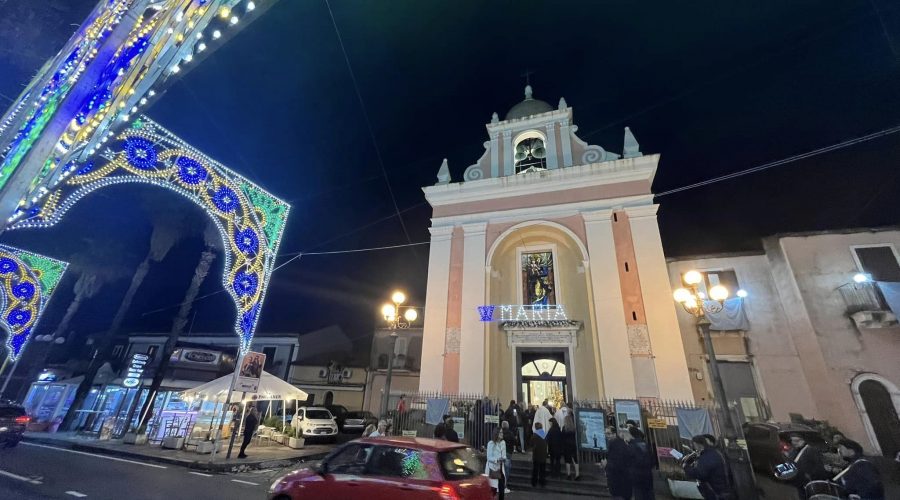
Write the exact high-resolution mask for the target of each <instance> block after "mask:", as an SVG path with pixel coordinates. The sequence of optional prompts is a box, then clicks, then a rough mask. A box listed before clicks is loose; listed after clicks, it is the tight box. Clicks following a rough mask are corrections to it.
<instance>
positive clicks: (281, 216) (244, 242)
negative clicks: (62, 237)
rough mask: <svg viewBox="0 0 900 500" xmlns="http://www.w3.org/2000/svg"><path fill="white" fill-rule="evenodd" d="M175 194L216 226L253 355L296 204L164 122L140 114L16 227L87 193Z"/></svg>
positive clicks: (49, 219) (70, 171)
mask: <svg viewBox="0 0 900 500" xmlns="http://www.w3.org/2000/svg"><path fill="white" fill-rule="evenodd" d="M130 182H140V183H148V184H153V185H156V186H160V187H164V188H167V189H171V190H173V191H175V192H177V193H179V194H181V195H183V196H185V197H187V198H188V199H190V200H191V201H193V202H194V203H196V204H197V205H199V206H200V207H202V208H203V209H204V210H205V211H206V213H207V215H209V217H210V218H211V219H212V220H213V222H215V224H216V226H217V227H218V228H219V232H220V234H221V236H222V241H223V243H224V245H223V247H224V249H225V273H223V283H222V284H223V286H224V287H225V290H227V291H228V293H229V295H230V296H231V298H232V299H233V300H234V303H235V306H236V308H237V320H236V321H235V324H234V330H235V333H236V334H237V335H238V336H239V337H240V345H241V353H246V352H247V351H249V350H250V343H251V341H252V340H253V333H254V331H255V330H256V325H257V323H258V321H259V313H260V309H261V307H262V303H263V299H264V298H265V294H266V289H267V287H268V285H269V279H270V277H271V274H272V272H273V271H274V264H275V257H276V256H277V254H278V246H279V244H280V243H281V236H282V233H283V231H284V226H285V222H286V221H287V216H288V212H289V211H290V205H288V204H287V203H285V202H284V201H282V200H280V199H278V198H276V197H275V196H273V195H271V194H269V193H268V192H266V191H265V190H263V189H262V188H261V187H259V186H257V185H256V184H254V183H252V182H250V181H249V180H247V179H246V178H244V177H243V176H241V175H240V174H238V173H236V172H234V171H232V170H230V169H228V168H226V167H225V166H223V165H221V164H220V163H218V162H217V161H215V160H213V159H211V158H209V157H208V156H206V155H204V154H203V153H201V152H200V151H198V150H196V149H194V148H193V147H191V146H190V145H189V144H187V143H186V142H184V141H183V140H181V139H180V138H179V137H177V136H175V135H174V134H172V133H171V132H169V131H168V130H166V129H164V128H163V127H161V126H160V125H158V124H156V123H155V122H153V121H152V120H150V119H149V118H147V117H144V116H140V117H137V118H136V119H135V120H134V121H133V122H131V124H130V125H129V126H128V128H126V129H124V130H122V131H121V132H119V133H118V134H117V135H116V136H114V137H113V138H111V140H110V142H109V143H108V144H107V145H106V146H105V147H104V150H103V152H102V153H101V154H98V155H96V156H95V157H93V158H91V159H89V160H88V161H86V162H84V163H77V164H71V165H68V166H67V168H66V170H65V171H64V172H63V173H62V174H61V175H60V177H59V179H57V181H56V182H55V183H53V184H52V188H51V189H49V190H47V191H46V193H45V195H44V196H42V197H40V198H39V199H36V201H34V202H32V203H30V204H29V205H27V208H26V210H24V211H23V215H22V216H21V217H20V218H18V219H17V220H16V221H14V222H13V223H12V224H11V225H10V229H20V228H35V227H49V226H52V225H54V224H56V223H57V222H58V221H59V220H60V219H61V218H62V217H63V216H64V215H65V214H66V212H67V211H68V210H69V209H70V208H71V207H72V205H74V204H75V203H77V202H78V200H80V199H82V198H83V197H84V196H86V195H87V194H89V193H91V192H93V191H94V190H96V189H99V188H102V187H104V186H110V185H113V184H124V183H130Z"/></svg>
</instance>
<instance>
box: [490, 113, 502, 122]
mask: <svg viewBox="0 0 900 500" xmlns="http://www.w3.org/2000/svg"><path fill="white" fill-rule="evenodd" d="M499 122H500V117H499V116H498V115H497V112H496V111H494V114H492V115H491V123H499Z"/></svg>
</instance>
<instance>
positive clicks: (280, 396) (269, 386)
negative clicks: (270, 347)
mask: <svg viewBox="0 0 900 500" xmlns="http://www.w3.org/2000/svg"><path fill="white" fill-rule="evenodd" d="M233 380H234V375H232V374H229V375H225V376H224V377H219V378H217V379H215V380H213V381H211V382H207V383H205V384H203V385H199V386H197V387H194V388H193V389H188V390H186V391H184V392H182V395H183V397H184V398H185V399H190V400H193V399H203V400H207V401H214V402H215V403H216V404H218V403H220V402H221V403H224V402H225V400H226V398H227V397H228V391H229V388H230V387H231V383H232V381H233ZM235 392H237V391H235ZM243 394H244V396H243V399H242V401H241V403H243V405H242V406H243V408H242V410H241V426H242V427H243V424H244V422H243V420H244V419H243V412H244V410H246V407H247V403H249V402H253V401H282V405H281V408H282V416H281V418H282V426H284V425H286V420H287V414H286V411H287V410H286V409H285V407H286V404H285V403H286V402H287V401H298V400H306V398H307V397H308V394H307V393H306V392H305V391H303V390H300V389H298V388H296V387H294V386H293V385H291V384H289V383H287V382H285V381H284V380H281V379H280V378H278V377H276V376H275V375H272V374H271V373H269V372H265V371H264V372H262V376H261V377H260V380H259V390H258V391H257V392H256V393H243ZM222 409H223V410H225V411H227V408H225V407H224V406H223V408H222Z"/></svg>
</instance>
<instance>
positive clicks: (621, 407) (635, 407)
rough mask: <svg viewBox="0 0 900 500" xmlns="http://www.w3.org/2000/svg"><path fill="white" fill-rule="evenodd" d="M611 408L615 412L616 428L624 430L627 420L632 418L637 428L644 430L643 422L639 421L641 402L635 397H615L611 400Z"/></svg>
mask: <svg viewBox="0 0 900 500" xmlns="http://www.w3.org/2000/svg"><path fill="white" fill-rule="evenodd" d="M613 408H614V409H615V410H614V411H615V412H616V428H617V429H619V430H620V431H624V430H626V429H627V428H628V427H627V426H626V425H625V423H626V422H628V421H629V420H633V421H634V422H635V423H636V424H637V427H638V429H640V430H644V424H643V422H642V421H641V403H640V401H638V400H637V399H615V400H613Z"/></svg>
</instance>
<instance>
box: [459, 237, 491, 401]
mask: <svg viewBox="0 0 900 500" xmlns="http://www.w3.org/2000/svg"><path fill="white" fill-rule="evenodd" d="M462 228H463V235H464V243H463V271H462V307H461V309H462V311H461V313H462V317H461V321H460V323H461V331H460V345H459V390H460V391H461V392H470V393H481V392H483V391H484V381H485V349H486V331H485V323H483V322H482V321H481V317H480V316H479V315H478V313H477V311H478V306H479V305H482V302H483V301H484V297H485V290H486V287H487V280H488V277H489V274H487V273H486V269H485V267H486V265H485V240H486V232H487V223H486V222H472V223H468V224H462Z"/></svg>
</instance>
